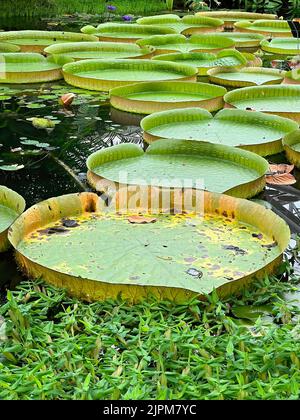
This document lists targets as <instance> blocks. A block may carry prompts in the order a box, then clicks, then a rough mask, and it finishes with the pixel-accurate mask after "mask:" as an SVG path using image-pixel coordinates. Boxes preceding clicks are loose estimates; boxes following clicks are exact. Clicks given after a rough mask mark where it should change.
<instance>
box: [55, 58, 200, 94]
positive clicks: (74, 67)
mask: <svg viewBox="0 0 300 420" xmlns="http://www.w3.org/2000/svg"><path fill="white" fill-rule="evenodd" d="M63 75H64V78H65V81H66V82H67V83H69V84H70V85H73V86H78V87H81V88H84V89H91V90H100V91H108V90H110V89H112V88H114V87H117V86H124V85H128V84H131V83H137V82H145V81H158V80H178V81H179V80H182V81H184V80H191V81H196V80H197V69H196V68H195V67H192V66H189V65H187V64H178V63H171V62H167V61H153V60H133V59H128V60H81V61H77V62H76V63H69V64H66V65H65V66H64V67H63Z"/></svg>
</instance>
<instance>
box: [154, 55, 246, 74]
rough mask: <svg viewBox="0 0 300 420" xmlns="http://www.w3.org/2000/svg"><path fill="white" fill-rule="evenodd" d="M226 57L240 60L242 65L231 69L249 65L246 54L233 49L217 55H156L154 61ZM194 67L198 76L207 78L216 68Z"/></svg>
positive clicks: (182, 60)
mask: <svg viewBox="0 0 300 420" xmlns="http://www.w3.org/2000/svg"><path fill="white" fill-rule="evenodd" d="M224 57H236V58H237V59H239V60H240V64H237V65H233V66H230V67H231V68H242V67H244V66H246V65H247V64H248V59H247V57H246V56H245V54H242V53H240V52H239V51H237V50H233V49H228V50H222V51H219V52H218V53H217V54H212V53H200V52H189V53H171V54H160V55H155V56H154V57H153V60H162V61H175V62H177V61H179V62H184V60H189V61H190V60H193V59H194V60H197V59H201V58H203V59H212V60H214V59H215V60H217V59H219V58H224ZM251 58H252V57H251ZM249 64H250V63H249ZM194 66H195V67H197V69H198V76H206V74H207V71H208V70H209V69H211V68H215V66H212V67H201V66H198V65H197V64H194Z"/></svg>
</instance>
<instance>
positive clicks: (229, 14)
mask: <svg viewBox="0 0 300 420" xmlns="http://www.w3.org/2000/svg"><path fill="white" fill-rule="evenodd" d="M196 16H207V17H215V18H217V19H222V20H224V21H225V23H227V22H235V21H238V20H240V19H247V20H249V21H251V20H252V21H254V20H259V19H264V20H276V19H278V17H277V15H275V14H270V13H254V12H241V11H236V12H233V11H230V10H228V11H227V10H224V11H207V12H197V13H196Z"/></svg>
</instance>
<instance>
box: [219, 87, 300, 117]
mask: <svg viewBox="0 0 300 420" xmlns="http://www.w3.org/2000/svg"><path fill="white" fill-rule="evenodd" d="M224 100H225V102H226V105H227V106H228V107H233V108H239V109H247V110H253V111H262V112H265V113H268V114H274V115H279V116H281V117H286V118H290V119H292V120H294V121H296V122H300V86H296V85H295V86H292V85H290V86H288V85H280V86H251V87H246V88H243V89H236V90H234V91H232V92H228V93H226V95H225V96H224Z"/></svg>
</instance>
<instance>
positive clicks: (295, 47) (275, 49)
mask: <svg viewBox="0 0 300 420" xmlns="http://www.w3.org/2000/svg"><path fill="white" fill-rule="evenodd" d="M260 46H261V49H262V50H263V51H265V52H268V53H273V54H279V55H297V54H300V43H299V39H297V38H273V39H270V40H267V39H264V40H263V41H261V43H260Z"/></svg>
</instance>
